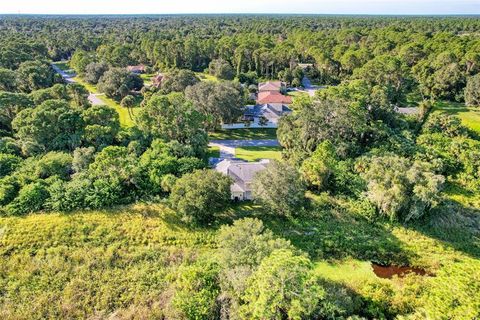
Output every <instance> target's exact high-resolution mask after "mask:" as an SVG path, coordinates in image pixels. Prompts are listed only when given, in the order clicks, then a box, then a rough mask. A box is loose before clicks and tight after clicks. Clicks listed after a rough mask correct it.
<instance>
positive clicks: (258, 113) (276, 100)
mask: <svg viewBox="0 0 480 320" xmlns="http://www.w3.org/2000/svg"><path fill="white" fill-rule="evenodd" d="M284 88H285V83H284V82H281V81H268V82H263V83H260V84H259V85H258V95H257V97H256V98H257V101H256V105H255V106H247V107H245V112H244V115H243V117H242V121H243V123H233V124H224V125H222V128H223V129H238V128H244V127H250V128H277V127H278V120H279V119H280V118H281V117H282V116H284V115H286V114H290V113H291V112H292V110H291V109H290V108H289V107H288V105H290V104H291V103H292V97H290V96H286V95H284V94H282V93H281V91H282V90H283V89H284ZM246 123H247V124H246Z"/></svg>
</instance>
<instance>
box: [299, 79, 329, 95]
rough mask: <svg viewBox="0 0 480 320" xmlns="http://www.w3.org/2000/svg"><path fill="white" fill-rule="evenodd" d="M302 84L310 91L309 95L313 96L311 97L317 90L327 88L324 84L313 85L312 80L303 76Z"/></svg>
mask: <svg viewBox="0 0 480 320" xmlns="http://www.w3.org/2000/svg"><path fill="white" fill-rule="evenodd" d="M302 86H303V88H304V90H305V91H306V92H307V93H308V95H309V96H311V97H313V96H315V92H316V91H317V90H319V89H324V88H325V87H324V86H314V85H312V82H311V81H310V79H308V78H307V77H303V79H302Z"/></svg>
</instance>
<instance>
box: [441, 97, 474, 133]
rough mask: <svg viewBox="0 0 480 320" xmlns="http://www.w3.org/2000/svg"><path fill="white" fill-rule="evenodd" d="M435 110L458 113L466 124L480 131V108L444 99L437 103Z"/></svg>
mask: <svg viewBox="0 0 480 320" xmlns="http://www.w3.org/2000/svg"><path fill="white" fill-rule="evenodd" d="M434 110H435V111H436V112H443V113H448V114H452V115H456V116H457V117H459V118H460V119H461V120H462V123H463V124H464V125H465V126H467V127H469V128H470V129H472V130H474V131H476V132H478V133H480V108H468V107H466V106H465V105H464V104H463V103H455V102H444V101H442V102H437V103H436V104H435V106H434Z"/></svg>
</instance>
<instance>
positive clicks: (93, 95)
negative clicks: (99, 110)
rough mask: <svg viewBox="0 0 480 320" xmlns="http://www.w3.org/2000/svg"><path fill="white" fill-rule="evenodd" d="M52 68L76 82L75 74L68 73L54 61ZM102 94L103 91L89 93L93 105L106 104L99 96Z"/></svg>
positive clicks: (71, 81) (69, 81) (70, 81)
mask: <svg viewBox="0 0 480 320" xmlns="http://www.w3.org/2000/svg"><path fill="white" fill-rule="evenodd" d="M52 68H53V70H55V72H56V73H58V74H59V75H61V76H62V78H63V79H64V80H65V81H66V82H68V83H75V82H76V81H75V79H73V78H74V77H75V74H70V73H67V72H65V71H63V70H62V69H60V68H59V67H57V66H56V65H55V64H53V63H52ZM100 95H102V94H101V93H93V92H90V94H89V95H88V100H89V101H90V103H91V104H92V106H101V105H104V104H105V103H104V102H103V101H102V100H101V99H99V98H98V96H100Z"/></svg>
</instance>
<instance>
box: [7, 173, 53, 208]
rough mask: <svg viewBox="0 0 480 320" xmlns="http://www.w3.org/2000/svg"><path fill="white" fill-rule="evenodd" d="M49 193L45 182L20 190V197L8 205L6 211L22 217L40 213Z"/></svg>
mask: <svg viewBox="0 0 480 320" xmlns="http://www.w3.org/2000/svg"><path fill="white" fill-rule="evenodd" d="M48 197H49V193H48V190H47V185H46V183H45V182H44V181H38V182H34V183H30V184H28V185H26V186H24V187H23V188H22V189H20V192H19V193H18V196H17V197H16V198H15V199H14V200H13V201H12V202H10V204H8V205H7V207H6V211H7V213H8V214H10V215H22V214H27V213H32V212H36V211H40V210H42V209H43V208H44V204H45V201H46V200H47V199H48Z"/></svg>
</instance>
